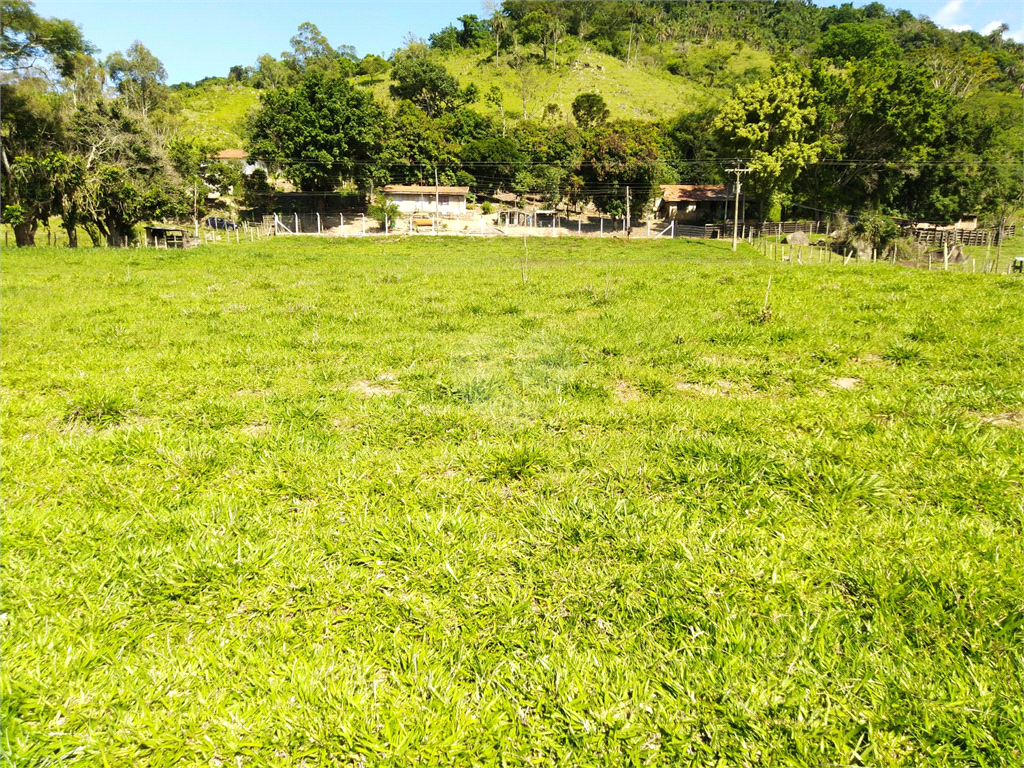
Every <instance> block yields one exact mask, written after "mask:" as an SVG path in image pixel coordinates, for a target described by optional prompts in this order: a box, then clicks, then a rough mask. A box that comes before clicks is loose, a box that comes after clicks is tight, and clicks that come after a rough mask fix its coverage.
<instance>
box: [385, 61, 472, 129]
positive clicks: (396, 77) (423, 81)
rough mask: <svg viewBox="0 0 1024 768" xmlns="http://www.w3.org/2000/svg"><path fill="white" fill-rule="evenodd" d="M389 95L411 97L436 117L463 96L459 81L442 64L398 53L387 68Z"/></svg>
mask: <svg viewBox="0 0 1024 768" xmlns="http://www.w3.org/2000/svg"><path fill="white" fill-rule="evenodd" d="M391 79H392V80H393V81H394V82H393V83H392V84H391V87H390V93H391V96H392V98H395V99H404V100H407V101H411V102H412V103H413V104H415V105H416V106H417V107H419V108H420V109H422V110H423V111H424V112H426V113H427V114H428V115H429V116H430V117H436V116H437V115H440V114H442V113H443V112H445V111H447V110H449V109H452V108H453V107H456V106H458V105H459V104H462V103H463V102H464V101H465V99H464V98H463V92H462V91H461V90H460V89H459V81H458V80H456V79H455V78H454V77H453V76H452V75H450V74H448V70H446V69H445V68H444V66H443V65H441V64H439V63H438V62H436V61H434V60H432V59H430V58H429V57H427V56H424V55H407V56H402V57H401V58H399V60H398V61H397V62H396V63H395V65H394V67H393V68H392V70H391Z"/></svg>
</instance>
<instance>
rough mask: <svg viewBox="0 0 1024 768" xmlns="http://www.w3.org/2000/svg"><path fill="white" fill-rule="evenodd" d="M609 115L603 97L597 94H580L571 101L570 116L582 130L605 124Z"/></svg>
mask: <svg viewBox="0 0 1024 768" xmlns="http://www.w3.org/2000/svg"><path fill="white" fill-rule="evenodd" d="M610 114H611V113H610V112H609V110H608V105H607V104H606V103H605V101H604V97H603V96H601V94H599V93H581V94H580V95H579V96H577V97H576V98H575V99H573V102H572V116H573V117H574V118H576V125H578V126H579V127H580V128H582V129H583V130H587V129H588V128H592V127H593V126H595V125H601V124H603V123H605V122H607V120H608V116H609V115H610Z"/></svg>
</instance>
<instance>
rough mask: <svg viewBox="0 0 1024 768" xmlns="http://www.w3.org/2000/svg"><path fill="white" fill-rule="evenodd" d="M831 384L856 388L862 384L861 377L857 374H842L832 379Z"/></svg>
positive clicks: (844, 387) (836, 386)
mask: <svg viewBox="0 0 1024 768" xmlns="http://www.w3.org/2000/svg"><path fill="white" fill-rule="evenodd" d="M829 384H831V385H832V386H833V387H835V388H836V389H856V388H857V387H858V386H860V379H858V378H856V377H855V376H840V377H839V378H837V379H832V380H831V381H830V382H829Z"/></svg>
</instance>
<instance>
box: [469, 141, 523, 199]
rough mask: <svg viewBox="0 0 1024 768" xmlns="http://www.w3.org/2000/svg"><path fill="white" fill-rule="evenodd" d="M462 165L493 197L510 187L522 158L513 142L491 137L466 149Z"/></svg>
mask: <svg viewBox="0 0 1024 768" xmlns="http://www.w3.org/2000/svg"><path fill="white" fill-rule="evenodd" d="M462 161H463V164H464V167H465V168H466V169H467V170H468V171H469V173H471V174H473V176H474V177H475V178H476V182H477V186H478V188H480V189H482V190H484V191H486V192H489V193H493V192H494V191H496V190H499V189H506V190H507V189H509V188H510V187H511V184H512V181H513V180H514V179H515V177H516V173H517V171H519V170H520V165H521V163H522V161H523V156H522V154H521V153H520V151H519V147H518V146H517V145H516V143H515V142H514V141H512V140H511V139H507V138H503V137H501V136H491V137H488V138H484V139H477V140H476V141H472V142H470V143H468V144H466V145H464V146H463V147H462Z"/></svg>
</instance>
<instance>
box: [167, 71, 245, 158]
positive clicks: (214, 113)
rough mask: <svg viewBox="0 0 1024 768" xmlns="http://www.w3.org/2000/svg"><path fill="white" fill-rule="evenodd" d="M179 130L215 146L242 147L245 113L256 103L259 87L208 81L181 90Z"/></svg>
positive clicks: (225, 147)
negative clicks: (204, 83)
mask: <svg viewBox="0 0 1024 768" xmlns="http://www.w3.org/2000/svg"><path fill="white" fill-rule="evenodd" d="M180 99H181V102H180V103H181V112H180V117H181V126H180V128H179V130H180V131H181V132H182V133H187V134H188V135H190V136H193V137H196V138H199V139H201V140H203V141H204V142H207V143H208V144H210V145H211V146H213V147H216V148H217V149H227V148H232V147H241V146H242V145H243V143H244V142H243V139H242V128H243V124H244V122H245V117H246V115H247V114H248V113H249V111H250V110H251V109H253V108H254V107H256V106H257V105H258V104H259V91H257V90H256V89H255V88H250V87H245V86H241V85H221V84H210V85H206V86H203V87H200V88H190V89H187V90H183V91H182V92H181V94H180Z"/></svg>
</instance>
